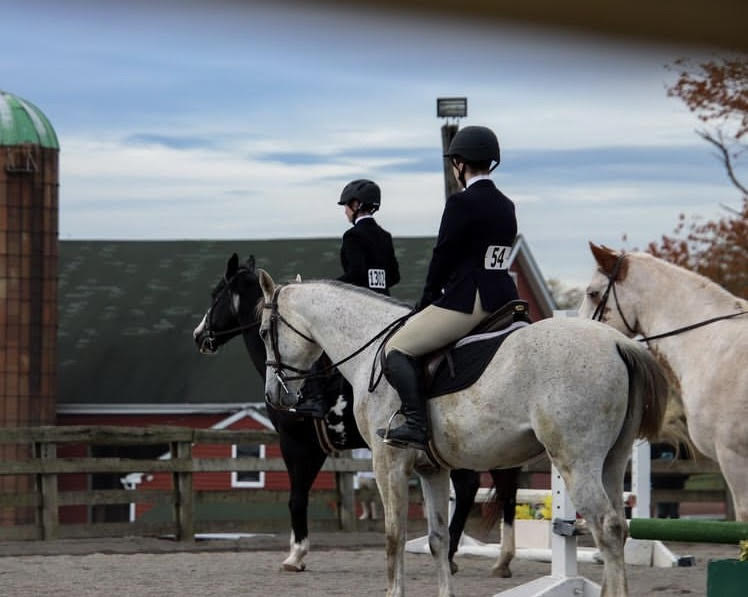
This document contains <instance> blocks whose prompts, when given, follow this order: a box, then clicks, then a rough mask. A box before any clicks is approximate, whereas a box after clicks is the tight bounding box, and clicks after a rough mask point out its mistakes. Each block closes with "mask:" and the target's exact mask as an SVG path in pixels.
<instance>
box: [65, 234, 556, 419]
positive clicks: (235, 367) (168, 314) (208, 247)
mask: <svg viewBox="0 0 748 597" xmlns="http://www.w3.org/2000/svg"><path fill="white" fill-rule="evenodd" d="M433 243H434V239H433V238H397V239H395V249H396V252H397V257H398V260H399V262H400V267H401V274H402V279H403V280H404V282H401V283H400V284H399V285H397V286H396V287H395V288H393V295H394V296H396V297H397V298H400V299H403V300H406V301H410V302H415V300H417V298H419V296H420V292H421V288H422V284H423V281H424V279H425V275H426V268H427V266H428V262H429V259H430V257H431V250H432V248H433ZM339 247H340V240H339V239H337V238H335V239H292V240H263V241H257V240H253V241H64V240H63V241H60V266H59V272H60V275H59V331H58V340H59V344H58V355H59V366H58V372H59V376H58V380H59V390H58V409H57V410H58V412H60V413H66V414H75V413H80V414H82V413H92V412H99V413H101V412H109V413H118V412H119V413H125V412H133V411H137V412H152V413H156V412H167V411H168V412H189V411H200V412H206V411H224V412H225V411H228V410H231V409H232V408H233V409H238V408H241V407H242V406H244V405H248V404H252V403H257V402H261V401H262V392H263V390H262V380H261V379H260V376H259V375H257V372H256V371H255V370H254V368H253V367H252V365H251V363H250V361H249V358H248V356H247V354H246V351H245V348H244V345H243V343H241V342H230V343H229V344H228V345H226V346H225V347H224V348H222V350H221V353H220V354H219V355H218V356H215V357H212V358H211V357H207V356H204V355H201V354H200V353H198V351H197V350H196V349H195V346H194V343H193V341H192V330H193V329H194V328H195V326H196V325H197V324H198V323H199V322H200V320H201V319H202V317H203V315H204V313H205V310H206V309H207V307H208V306H209V299H210V290H211V289H212V288H213V286H214V285H215V283H216V282H217V281H218V279H219V278H220V276H221V275H222V273H223V271H224V268H225V263H226V260H227V259H228V257H229V256H230V255H231V253H233V252H237V253H238V254H239V255H240V256H241V257H242V258H244V257H248V256H249V255H251V254H252V255H254V256H255V259H256V261H257V265H258V266H259V267H263V268H265V269H267V270H268V271H270V272H271V273H272V274H273V277H274V278H275V279H276V280H277V281H284V280H291V279H293V278H294V277H295V276H296V274H297V273H301V274H302V276H304V277H309V278H334V277H336V276H338V275H340V261H339ZM517 247H518V248H517V249H516V250H515V251H514V252H513V254H512V259H515V260H516V262H517V265H518V266H519V267H523V268H524V269H523V274H524V275H525V276H526V277H529V278H530V279H531V280H532V283H531V284H530V286H531V287H532V286H537V287H539V288H542V289H545V290H544V293H545V295H544V293H543V292H540V293H539V298H538V297H536V300H538V301H540V302H543V301H545V303H547V299H548V297H550V295H549V294H548V292H547V288H545V282H544V280H543V278H542V277H541V276H540V272H539V270H537V266H536V265H535V263H534V260H532V257H531V255H529V249H528V248H527V246H526V242H524V241H522V240H521V239H520V240H518V243H517ZM527 259H529V260H530V262H531V263H532V265H533V267H535V268H536V269H535V270H532V268H529V269H528V266H527V265H523V263H522V262H523V261H526V260H527ZM533 292H535V291H534V290H533ZM545 303H544V304H545ZM552 308H553V306H552V302H551V304H549V305H548V304H546V306H545V307H544V308H543V307H541V311H543V312H545V311H548V313H550V310H551V309H552Z"/></svg>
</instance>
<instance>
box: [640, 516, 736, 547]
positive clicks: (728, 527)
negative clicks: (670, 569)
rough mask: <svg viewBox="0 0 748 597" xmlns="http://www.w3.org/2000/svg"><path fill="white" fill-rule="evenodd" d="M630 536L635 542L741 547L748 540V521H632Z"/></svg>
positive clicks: (642, 519)
mask: <svg viewBox="0 0 748 597" xmlns="http://www.w3.org/2000/svg"><path fill="white" fill-rule="evenodd" d="M629 535H631V537H633V538H634V539H658V540H660V541H685V542H691V543H735V544H737V543H739V542H740V541H742V540H743V539H748V522H733V521H721V520H686V519H682V518H678V519H671V518H632V519H631V523H630V524H629Z"/></svg>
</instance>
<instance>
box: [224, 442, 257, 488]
mask: <svg viewBox="0 0 748 597" xmlns="http://www.w3.org/2000/svg"><path fill="white" fill-rule="evenodd" d="M231 457H232V458H265V446H264V444H238V445H233V446H231ZM231 486H232V487H265V472H264V471H246V472H233V473H231Z"/></svg>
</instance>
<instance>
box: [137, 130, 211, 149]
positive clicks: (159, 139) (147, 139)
mask: <svg viewBox="0 0 748 597" xmlns="http://www.w3.org/2000/svg"><path fill="white" fill-rule="evenodd" d="M123 144H125V145H161V146H163V147H168V148H170V149H202V148H210V147H213V145H214V143H213V141H211V140H210V139H204V138H200V137H180V136H172V135H157V134H153V133H137V134H134V135H129V136H128V137H125V138H124V139H123Z"/></svg>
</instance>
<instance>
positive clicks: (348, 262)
mask: <svg viewBox="0 0 748 597" xmlns="http://www.w3.org/2000/svg"><path fill="white" fill-rule="evenodd" d="M340 261H341V263H342V265H343V275H342V276H340V277H339V278H338V280H340V281H341V282H348V283H349V284H355V285H357V286H367V285H368V277H367V270H366V262H365V259H364V249H363V247H362V246H361V241H360V240H359V239H358V238H357V237H356V236H355V235H354V234H351V231H350V230H349V231H347V232H346V233H345V234H344V235H343V246H342V247H341V249H340Z"/></svg>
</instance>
